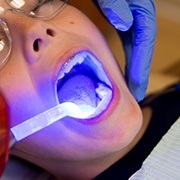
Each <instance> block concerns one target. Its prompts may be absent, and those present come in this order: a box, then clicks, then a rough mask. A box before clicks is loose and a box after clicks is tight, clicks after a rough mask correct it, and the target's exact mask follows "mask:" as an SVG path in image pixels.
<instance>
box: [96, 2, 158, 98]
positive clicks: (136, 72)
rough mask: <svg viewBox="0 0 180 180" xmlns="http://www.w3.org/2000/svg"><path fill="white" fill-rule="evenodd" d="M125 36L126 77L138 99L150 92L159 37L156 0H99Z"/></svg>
mask: <svg viewBox="0 0 180 180" xmlns="http://www.w3.org/2000/svg"><path fill="white" fill-rule="evenodd" d="M97 1H98V3H99V6H100V8H101V10H102V11H103V13H104V14H105V16H106V17H107V18H108V19H109V21H110V22H111V24H113V25H114V26H115V28H116V29H118V33H119V35H120V37H121V39H122V43H123V47H124V51H125V58H126V67H125V78H126V81H127V84H128V87H129V89H130V91H131V93H132V94H133V96H134V97H135V99H136V100H137V101H141V100H142V99H143V98H144V96H145V93H146V89H147V86H148V78H149V72H150V64H151V59H152V55H153V51H154V42H155V38H156V31H157V28H156V15H155V14H156V13H155V6H154V3H153V0H97Z"/></svg>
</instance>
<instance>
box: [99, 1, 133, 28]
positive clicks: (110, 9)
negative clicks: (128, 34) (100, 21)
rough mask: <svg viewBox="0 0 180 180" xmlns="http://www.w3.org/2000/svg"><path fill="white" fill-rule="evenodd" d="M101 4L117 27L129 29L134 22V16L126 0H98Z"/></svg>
mask: <svg viewBox="0 0 180 180" xmlns="http://www.w3.org/2000/svg"><path fill="white" fill-rule="evenodd" d="M97 1H98V3H99V6H100V8H101V10H102V12H103V13H104V15H105V16H106V17H107V18H108V20H109V21H110V23H111V24H112V25H114V27H115V28H116V29H119V30H121V31H126V30H128V29H129V28H130V27H131V25H132V23H133V16H132V13H131V11H130V9H129V5H128V3H127V2H126V0H97Z"/></svg>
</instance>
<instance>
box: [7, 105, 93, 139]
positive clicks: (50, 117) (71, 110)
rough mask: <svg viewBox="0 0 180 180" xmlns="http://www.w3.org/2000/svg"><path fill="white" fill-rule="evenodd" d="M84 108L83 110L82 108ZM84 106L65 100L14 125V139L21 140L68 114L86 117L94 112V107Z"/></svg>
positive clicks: (75, 116)
mask: <svg viewBox="0 0 180 180" xmlns="http://www.w3.org/2000/svg"><path fill="white" fill-rule="evenodd" d="M82 108H83V111H82V110H81V109H82ZM82 108H80V107H79V106H77V105H76V104H74V103H72V102H64V103H61V104H59V105H57V106H55V107H53V108H50V109H48V110H47V111H44V112H42V113H40V114H38V115H36V116H34V117H32V118H30V119H28V120H26V121H24V122H22V123H21V124H18V125H16V126H14V127H12V128H11V129H10V130H11V132H12V134H13V136H14V138H15V139H14V141H20V140H22V139H24V138H26V137H28V136H29V135H31V134H34V133H35V132H37V131H39V130H41V129H43V128H45V127H47V126H49V125H50V124H52V123H54V122H56V121H59V120H60V119H62V118H64V117H66V116H70V117H73V118H79V119H85V118H88V117H90V116H91V115H92V114H93V113H94V108H92V107H90V106H88V105H87V106H86V105H85V106H83V107H82Z"/></svg>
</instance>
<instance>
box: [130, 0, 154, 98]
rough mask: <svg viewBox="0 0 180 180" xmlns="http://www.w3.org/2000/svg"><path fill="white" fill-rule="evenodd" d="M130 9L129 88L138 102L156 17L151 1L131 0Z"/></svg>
mask: <svg viewBox="0 0 180 180" xmlns="http://www.w3.org/2000/svg"><path fill="white" fill-rule="evenodd" d="M129 6H130V9H131V11H132V14H133V17H134V46H133V51H132V58H131V62H130V63H129V65H130V67H129V68H130V73H128V74H129V82H128V83H129V88H130V91H131V92H132V93H133V95H134V97H135V98H136V99H137V100H138V101H140V100H142V99H143V98H144V95H145V92H146V89H147V85H148V77H149V72H150V64H151V60H152V56H153V51H154V42H155V38H156V32H157V27H156V15H155V7H154V3H153V1H152V0H145V1H144V2H143V3H142V1H139V0H131V1H130V3H129Z"/></svg>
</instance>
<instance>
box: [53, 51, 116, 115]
mask: <svg viewBox="0 0 180 180" xmlns="http://www.w3.org/2000/svg"><path fill="white" fill-rule="evenodd" d="M77 65H79V66H84V67H88V69H90V72H91V73H93V74H94V77H95V76H96V78H97V79H98V81H99V82H100V83H103V84H104V85H105V86H106V89H108V90H107V91H108V92H107V93H106V89H105V94H108V97H107V98H106V99H107V100H105V107H104V108H107V106H108V104H109V103H110V100H111V98H112V89H113V86H112V83H111V81H110V79H109V77H108V75H107V73H106V71H105V69H104V67H103V65H102V64H101V63H100V62H99V61H98V60H97V58H96V57H95V55H93V54H92V53H91V52H89V51H87V50H81V51H78V52H76V53H75V54H74V55H73V56H71V57H70V58H69V59H68V60H67V61H66V62H65V63H64V64H63V65H62V67H61V68H60V70H59V73H58V76H57V79H56V83H55V86H56V92H55V94H56V96H58V95H57V88H58V86H59V85H60V86H61V85H62V84H63V80H64V79H65V78H64V77H65V76H66V75H67V74H71V73H70V72H71V70H72V69H73V68H74V67H77ZM109 89H110V91H111V92H110V91H109ZM109 92H110V93H109ZM102 94H103V93H102ZM102 96H103V95H102ZM56 98H57V99H58V97H56ZM102 99H103V98H102ZM99 104H101V103H99ZM101 109H102V107H101ZM102 110H104V109H102ZM96 115H99V112H95V115H94V116H96ZM94 116H93V117H94Z"/></svg>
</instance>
